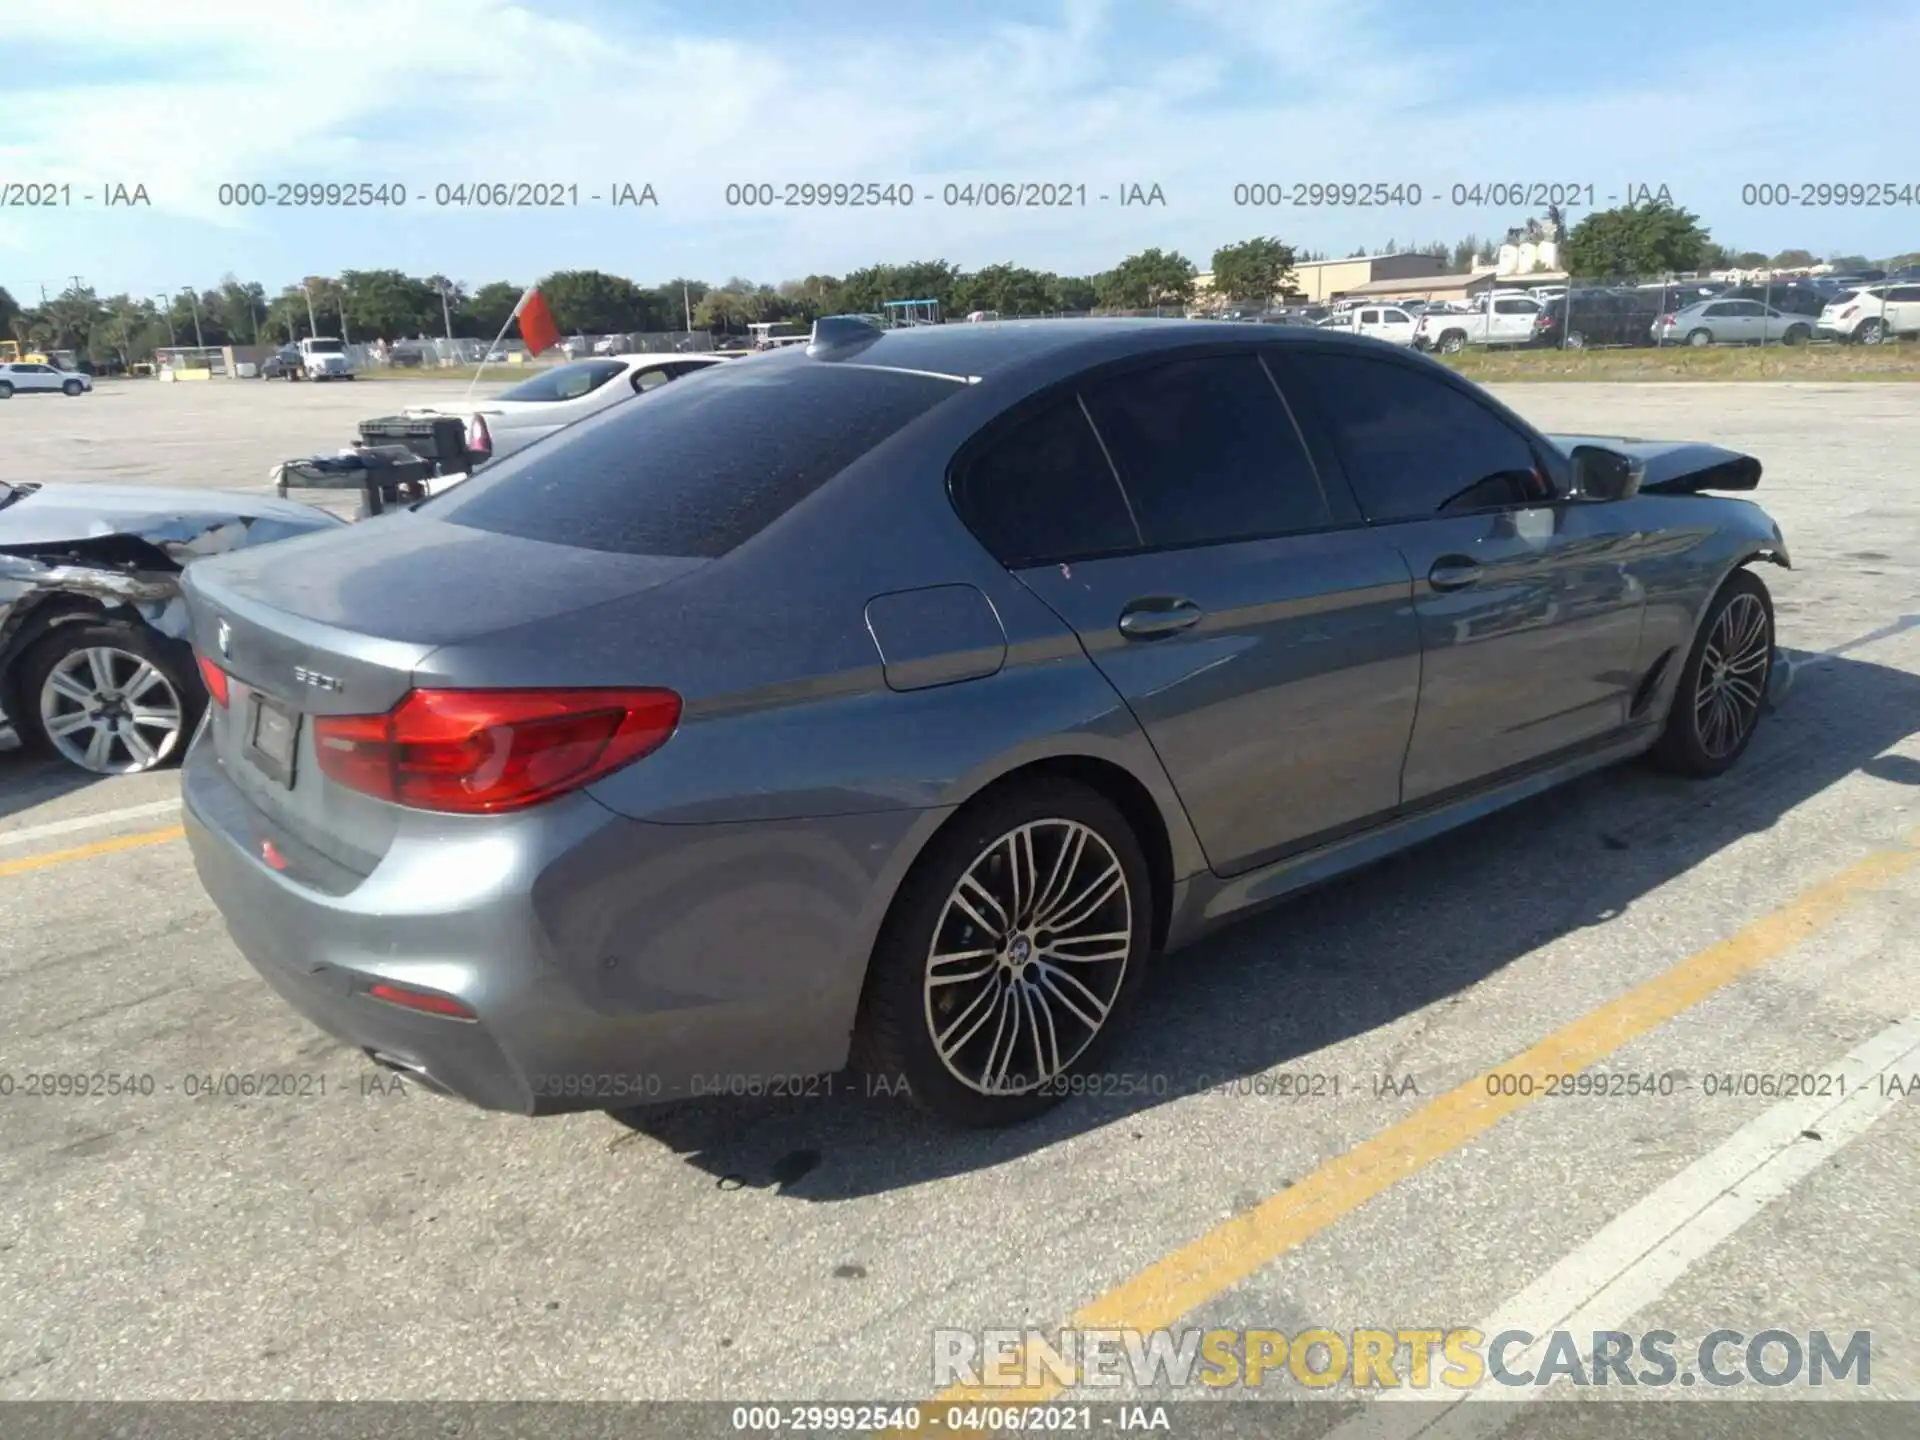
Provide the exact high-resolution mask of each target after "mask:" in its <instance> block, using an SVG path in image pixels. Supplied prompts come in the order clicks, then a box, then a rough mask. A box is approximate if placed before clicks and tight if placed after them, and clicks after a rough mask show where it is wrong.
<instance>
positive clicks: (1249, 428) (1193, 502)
mask: <svg viewBox="0 0 1920 1440" xmlns="http://www.w3.org/2000/svg"><path fill="white" fill-rule="evenodd" d="M1086 398H1087V409H1088V411H1089V413H1091V414H1092V416H1093V420H1094V424H1095V425H1097V426H1098V427H1099V429H1100V434H1101V436H1102V438H1104V439H1105V441H1106V443H1107V449H1108V450H1109V451H1110V452H1111V453H1112V455H1113V462H1114V464H1115V465H1116V466H1118V467H1119V470H1120V478H1121V480H1122V481H1123V482H1124V483H1125V485H1126V488H1127V495H1128V498H1129V499H1131V500H1132V502H1133V511H1134V514H1135V515H1136V516H1138V517H1139V522H1140V533H1141V536H1142V537H1143V538H1144V540H1145V541H1146V543H1147V544H1148V545H1151V546H1172V545H1206V544H1211V543H1214V542H1216V541H1222V540H1244V539H1253V538H1255V537H1258V536H1262V535H1284V534H1288V533H1290V532H1296V531H1301V530H1316V529H1321V528H1324V527H1325V526H1327V525H1329V524H1331V523H1332V520H1333V517H1332V515H1331V514H1330V513H1329V511H1328V508H1327V502H1326V500H1325V498H1324V497H1323V495H1322V493H1321V489H1320V480H1319V477H1318V475H1317V474H1315V472H1314V468H1313V462H1312V461H1310V460H1309V459H1308V458H1307V453H1306V450H1305V449H1304V448H1303V447H1302V445H1301V443H1300V436H1299V433H1298V432H1297V431H1296V430H1295V429H1294V426H1293V421H1292V419H1291V417H1289V416H1288V414H1287V411H1286V407H1285V405H1284V404H1283V403H1282V401H1281V399H1280V395H1279V392H1278V391H1277V390H1275V389H1274V386H1273V381H1272V380H1270V379H1269V378H1268V376H1267V371H1266V367H1265V366H1263V365H1262V364H1261V362H1260V360H1259V358H1258V357H1257V356H1253V355H1219V356H1209V357H1206V358H1203V359H1195V360H1176V361H1173V362H1171V363H1169V364H1165V365H1156V366H1154V367H1153V368H1152V369H1150V370H1139V371H1132V372H1129V373H1127V374H1124V375H1119V376H1116V377H1114V378H1113V379H1111V380H1107V381H1103V382H1101V383H1099V384H1096V385H1094V386H1092V387H1090V388H1089V389H1088V390H1087V392H1086Z"/></svg>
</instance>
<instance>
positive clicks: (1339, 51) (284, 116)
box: [0, 0, 1920, 301]
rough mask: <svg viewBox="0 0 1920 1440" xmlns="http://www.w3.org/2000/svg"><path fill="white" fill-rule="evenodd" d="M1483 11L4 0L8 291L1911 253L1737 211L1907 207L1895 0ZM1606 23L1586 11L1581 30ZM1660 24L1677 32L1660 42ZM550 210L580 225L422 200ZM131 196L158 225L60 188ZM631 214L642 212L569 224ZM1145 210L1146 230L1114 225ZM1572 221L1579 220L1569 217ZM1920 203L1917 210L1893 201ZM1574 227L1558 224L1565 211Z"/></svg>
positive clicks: (1914, 185) (1918, 47)
mask: <svg viewBox="0 0 1920 1440" xmlns="http://www.w3.org/2000/svg"><path fill="white" fill-rule="evenodd" d="M1555 9H1556V7H1552V6H1548V5H1546V4H1543V3H1537V0H1536V3H1534V4H1532V5H1522V4H1518V3H1512V0H1481V3H1476V4H1472V5H1465V4H1453V3H1431V0H1428V3H1421V0H1133V3H1128V0H945V3H938V4H935V3H924V0H923V3H908V0H835V3H827V0H801V3H795V0H785V3H774V0H728V3H724V4H714V3H702V4H665V3H650V0H618V3H616V0H597V3H570V4H567V5H565V6H564V7H563V6H559V5H553V4H531V3H528V4H516V3H509V0H316V3H311V4H304V5H262V4H258V3H256V0H87V3H85V4H72V5H67V4H57V5H32V4H29V5H14V6H0V56H4V57H5V59H4V63H5V66H6V73H7V76H8V82H9V96H8V105H7V111H8V124H7V127H6V130H5V132H4V135H3V136H0V200H3V199H7V198H9V197H8V196H7V195H6V194H5V190H6V188H7V187H8V186H9V184H13V183H48V182H52V183H57V184H58V183H64V184H68V185H71V186H72V192H73V195H74V202H75V203H74V204H73V206H72V207H70V208H58V207H56V208H35V209H28V208H20V207H17V206H15V207H5V208H0V285H4V286H6V287H7V288H8V289H10V290H12V291H13V293H14V294H15V295H16V296H17V297H18V298H20V299H22V300H26V301H32V300H36V299H37V298H38V294H39V288H40V287H41V286H43V285H44V286H45V287H46V288H47V289H48V290H49V292H51V291H54V290H56V289H58V288H60V287H61V286H64V285H65V284H67V283H69V277H71V276H74V275H79V276H82V277H83V278H84V279H85V280H86V281H87V283H89V284H91V285H93V286H94V287H95V288H96V289H98V290H100V291H102V292H108V293H110V292H115V291H119V290H132V291H135V292H138V293H154V292H158V291H161V290H166V289H177V288H178V287H180V286H183V285H187V284H193V285H199V286H207V285H211V284H214V283H216V282H217V281H218V280H219V278H220V277H221V276H222V275H223V274H225V273H228V272H233V273H236V274H238V275H240V276H242V277H243V278H247V279H258V280H260V281H262V282H263V283H265V284H266V285H267V287H268V288H269V290H270V291H271V290H277V289H278V288H279V287H280V286H281V285H283V284H285V283H288V282H289V281H292V280H294V279H296V278H298V277H299V276H301V275H304V274H330V273H336V272H338V271H340V270H343V269H371V268H385V267H394V268H399V269H403V270H408V271H412V272H414V273H419V274H426V273H432V272H440V273H444V274H447V275H450V276H452V277H454V278H456V279H459V280H463V281H466V282H468V283H469V284H474V285H477V284H480V283H484V282H486V281H488V280H494V279H507V280H514V281H522V282H524V281H527V280H530V279H532V278H534V277H536V276H538V275H539V274H542V273H545V272H547V271H550V270H554V269H560V268H570V267H594V268H600V269H605V270H610V271H613V272H616V273H620V274H625V275H629V276H632V277H633V278H635V279H637V280H640V281H642V282H647V283H651V282H656V281H659V280H664V279H666V278H668V277H670V276H674V275H680V274H686V275H692V276H696V277H700V278H705V279H707V280H710V281H714V282H718V281H721V280H724V279H725V278H727V277H728V276H731V275H745V276H748V277H750V278H753V279H755V280H765V281H775V282H777V281H779V280H782V279H787V278H793V277H798V276H801V275H805V274H807V273H809V272H817V271H825V272H831V273H836V274H837V273H843V272H844V271H846V270H849V269H852V268H855V267H857V266H860V265H864V264H870V263H874V262H877V261H883V260H908V259H931V258H944V259H947V260H951V261H954V262H956V263H959V264H961V265H963V266H967V267H969V268H972V267H975V266H979V265H985V264H991V263H994V262H997V261H1008V262H1013V263H1019V264H1026V265H1032V266H1035V267H1037V268H1043V269H1052V270H1058V271H1061V272H1065V273H1085V272H1089V271H1093V270H1098V269H1103V268H1105V267H1107V266H1109V265H1111V264H1112V263H1113V262H1114V261H1116V260H1118V259H1119V258H1120V257H1122V256H1124V255H1126V254H1128V253H1130V252H1131V251H1134V250H1138V249H1140V248H1143V247H1145V246H1148V245H1160V246H1168V247H1173V248H1177V249H1179V250H1181V251H1183V252H1185V253H1186V254H1187V255H1189V256H1190V257H1192V258H1193V259H1194V260H1195V261H1196V262H1197V263H1199V264H1200V265H1201V266H1202V267H1203V268H1204V267H1205V265H1206V264H1207V260H1208V257H1209V256H1210V255H1211V254H1212V251H1213V249H1214V248H1215V247H1216V246H1218V245H1221V244H1224V243H1229V242H1231V241H1234V240H1239V239H1244V238H1246V237H1248V236H1250V235H1257V234H1277V235H1279V236H1280V237H1281V238H1283V239H1285V240H1287V241H1288V242H1290V243H1292V244H1294V245H1295V246H1297V247H1301V248H1311V249H1318V250H1325V251H1329V252H1331V253H1335V254H1340V253H1345V252H1346V251H1348V250H1351V249H1352V248H1354V247H1356V246H1362V245H1366V246H1374V245H1380V244H1384V243H1386V242H1387V241H1388V240H1389V239H1392V240H1397V241H1400V242H1426V241H1429V240H1445V241H1448V242H1452V241H1454V240H1457V239H1458V238H1460V237H1461V236H1463V235H1465V234H1468V233H1478V234H1482V235H1496V236H1497V235H1498V234H1500V233H1503V232H1504V231H1505V230H1506V228H1507V227H1509V226H1511V225H1515V224H1518V223H1520V222H1522V221H1523V220H1525V219H1526V218H1527V215H1528V214H1529V213H1530V211H1529V207H1527V206H1526V205H1524V204H1522V205H1518V206H1516V205H1510V204H1509V205H1502V206H1488V205H1481V206H1478V207H1476V206H1473V205H1471V204H1468V205H1461V206H1456V205H1455V204H1453V203H1452V195H1451V187H1452V186H1453V185H1454V184H1456V183H1458V184H1462V185H1470V184H1473V183H1475V182H1536V181H1539V182H1556V183H1559V184H1562V185H1570V186H1580V187H1585V186H1588V185H1591V186H1593V187H1594V194H1595V196H1596V199H1597V201H1598V203H1599V204H1601V205H1604V204H1605V203H1606V197H1607V196H1609V195H1619V194H1623V193H1624V192H1625V189H1626V187H1627V186H1629V185H1641V184H1645V185H1650V186H1659V185H1662V184H1664V185H1666V186H1668V187H1669V189H1670V191H1671V193H1672V194H1673V196H1674V198H1675V199H1676V200H1678V201H1679V202H1680V203H1682V204H1684V205H1686V206H1687V207H1688V208H1689V209H1691V210H1693V211H1695V212H1696V213H1697V214H1699V215H1700V216H1702V218H1703V219H1704V220H1705V221H1706V223H1707V224H1708V226H1709V228H1710V229H1711V230H1712V232H1713V234H1714V236H1715V238H1716V239H1719V240H1721V241H1723V242H1725V243H1729V244H1734V245H1737V246H1739V247H1742V248H1753V249H1758V250H1764V251H1768V252H1772V251H1776V250H1779V249H1781V248H1784V247H1786V246H1790V245H1792V246H1804V247H1807V248H1809V249H1812V250H1814V251H1815V252H1817V253H1830V252H1835V251H1849V252H1857V253H1864V254H1868V255H1883V254H1889V253H1894V252H1899V251H1907V250H1915V249H1920V203H1909V204H1906V205H1904V206H1894V207H1882V208H1864V207H1846V206H1812V207H1801V206H1798V205H1794V206H1787V207H1769V206H1761V205H1753V204H1745V203H1743V197H1742V186H1743V185H1748V184H1755V183H1763V182H1784V183H1786V184H1788V185H1797V184H1798V183H1799V182H1803V181H1805V182H1821V181H1830V182H1854V181H1858V182H1896V183H1897V184H1898V185H1901V186H1906V187H1909V189H1910V190H1916V189H1920V164H1916V163H1915V161H1914V155H1915V153H1916V152H1915V150H1914V148H1913V145H1912V142H1911V138H1910V136H1906V135H1903V134H1901V133H1900V131H1899V127H1898V125H1897V123H1896V113H1897V112H1898V111H1900V110H1902V109H1904V108H1905V101H1904V98H1903V97H1902V96H1901V95H1900V94H1899V93H1898V92H1897V91H1896V90H1895V89H1894V88H1890V85H1889V83H1888V81H1887V78H1886V76H1885V75H1884V74H1876V73H1875V69H1874V66H1875V59H1874V57H1882V56H1887V55H1904V56H1912V55H1914V54H1920V7H1916V6H1915V5H1913V4H1912V3H1911V0H1837V3H1833V4H1828V5H1826V6H1823V7H1820V8H1819V9H1818V10H1813V9H1809V8H1808V7H1805V6H1804V5H1793V6H1790V5H1788V4H1786V3H1784V0H1744V3H1740V4H1707V5H1696V6H1692V7H1686V8H1685V9H1679V8H1678V7H1674V6H1672V5H1660V4H1654V3H1650V0H1623V3H1613V4H1610V5H1608V6H1607V7H1606V8H1605V11H1604V13H1605V15H1606V17H1607V19H1606V21H1605V23H1604V24H1602V23H1600V22H1598V21H1595V20H1591V19H1588V20H1580V19H1574V18H1572V16H1571V14H1570V13H1568V14H1564V15H1556V14H1554V13H1553V11H1554V10H1555ZM1596 13H1597V12H1596ZM1676 14H1678V15H1679V16H1680V17H1681V18H1679V19H1678V20H1674V19H1673V17H1674V16H1675V15H1676ZM361 180H367V181H373V182H389V183H398V184H402V185H405V186H406V187H407V189H408V192H409V200H408V203H407V204H406V205H405V206H404V207H401V208H387V209H376V210H373V211H371V212H350V211H343V210H333V211H327V210H310V209H289V210H272V211H267V212H261V211H257V210H245V209H235V208H232V207H226V208H223V207H222V206H221V205H220V204H219V186H220V185H221V184H222V183H223V182H234V181H261V182H268V183H272V182H278V181H310V182H313V181H318V182H327V181H361ZM472 180H504V181H545V182H549V183H558V184H571V185H577V186H578V187H579V191H580V195H581V204H580V205H578V206H577V207H568V208H562V209H546V210H538V211H522V212H518V213H503V212H500V211H493V210H482V211H475V210H470V209H463V208H460V207H458V206H446V207H439V206H436V205H435V204H434V203H433V192H434V190H435V187H436V185H439V184H447V185H456V184H459V183H460V182H462V181H472ZM809 180H814V181H873V182H880V183H896V184H898V183H901V182H905V183H907V184H909V185H910V186H911V187H912V188H913V189H914V191H915V193H916V196H917V197H918V198H917V199H916V201H915V203H914V204H913V205H912V206H910V207H892V208H882V209H879V210H861V211H849V210H839V211H835V210H819V209H798V210H788V209H784V208H779V209H776V210H774V211H771V212H769V211H764V210H761V211H747V210H742V209H739V208H730V207H729V206H728V205H727V204H726V195H725V188H726V185H727V184H728V182H730V181H731V182H740V181H765V182H771V183H773V184H775V185H783V184H785V183H786V182H789V181H809ZM984 181H1052V182H1056V183H1065V184H1069V185H1075V186H1078V185H1082V184H1084V185H1085V186H1086V187H1087V190H1088V193H1089V197H1090V200H1091V203H1090V204H1088V205H1087V206H1086V207H1084V208H1082V207H1078V206H1075V207H1071V208H1065V209H1055V210H1046V211H1035V210H1018V209H1016V210H1006V209H997V208H994V209H958V208H950V207H947V206H945V205H943V204H942V203H941V197H942V195H943V194H944V189H945V187H946V186H947V185H948V184H954V185H964V184H967V183H968V182H972V183H974V184H975V185H978V184H980V183H981V182H984ZM1255 181H1267V182H1280V183H1282V184H1292V183H1294V182H1300V181H1308V182H1311V181H1332V182H1367V181H1385V182H1398V183H1401V184H1407V185H1419V186H1420V187H1422V189H1423V191H1424V192H1425V198H1424V200H1423V203H1422V204H1421V205H1420V206H1418V207H1417V208H1414V207H1410V206H1409V207H1401V208H1389V209H1370V208H1359V207H1348V208H1338V207H1334V208H1326V207H1312V206H1308V207H1297V208H1296V207H1291V206H1289V207H1283V208H1279V209H1256V208H1244V207H1237V206H1236V205H1235V203H1234V186H1235V185H1236V184H1237V183H1242V182H1255ZM114 182H119V183H123V184H126V185H129V186H131V185H133V184H135V183H141V184H144V185H145V187H146V190H147V193H148V195H149V196H150V197H151V200H152V205H151V207H150V208H137V209H104V208H102V207H101V206H100V205H99V203H98V201H97V200H96V201H94V202H92V203H88V202H87V201H85V200H83V199H81V198H80V197H81V196H82V195H83V194H89V193H91V194H98V193H99V191H100V188H101V187H102V186H103V185H105V184H111V183H114ZM622 183H625V184H631V185H633V186H634V187H635V189H636V191H637V190H638V189H639V187H640V186H641V185H642V184H648V183H650V184H651V185H652V186H653V187H654V191H655V193H656V195H657V196H658V198H659V204H658V206H657V207H646V208H643V209H616V208H612V207H609V206H608V205H607V204H606V203H605V202H604V201H603V202H602V203H599V204H595V203H593V202H592V201H590V200H589V199H587V197H588V196H589V195H591V194H593V193H602V194H604V193H608V191H609V189H610V187H611V186H613V185H616V184H622ZM1132 184H1138V185H1140V186H1142V187H1143V188H1144V187H1146V186H1150V185H1154V184H1157V185H1159V186H1160V188H1161V191H1162V193H1163V194H1164V196H1165V198H1166V203H1165V204H1164V205H1163V206H1161V205H1156V206H1150V207H1144V208H1143V207H1125V208H1123V207H1120V206H1118V205H1116V204H1114V203H1112V202H1108V203H1106V204H1102V203H1100V202H1099V201H1098V199H1097V198H1095V197H1097V196H1098V195H1099V194H1101V193H1108V194H1115V193H1118V189H1117V187H1120V186H1124V185H1132ZM1582 198H1583V200H1584V195H1583V197H1582ZM1914 198H1915V199H1916V200H1917V201H1920V197H1914ZM1584 208H1585V206H1584V205H1581V206H1578V207H1575V208H1573V209H1572V210H1571V212H1570V213H1571V214H1572V215H1573V216H1574V217H1575V218H1577V217H1578V215H1579V214H1580V213H1581V210H1582V209H1584Z"/></svg>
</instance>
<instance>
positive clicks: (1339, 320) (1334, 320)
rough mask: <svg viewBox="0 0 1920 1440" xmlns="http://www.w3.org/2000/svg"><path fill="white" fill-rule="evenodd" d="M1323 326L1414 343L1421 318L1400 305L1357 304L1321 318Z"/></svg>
mask: <svg viewBox="0 0 1920 1440" xmlns="http://www.w3.org/2000/svg"><path fill="white" fill-rule="evenodd" d="M1320 328H1321V329H1322V330H1345V331H1346V332H1347V333H1348V334H1351V335H1365V336H1367V337H1368V338H1369V339H1372V340H1385V341H1387V342H1388V343H1389V344H1393V345H1411V344H1413V337H1414V334H1415V333H1416V332H1417V331H1418V329H1419V328H1420V322H1419V321H1418V320H1416V319H1414V318H1413V316H1412V314H1411V313H1409V312H1408V311H1405V310H1402V309H1401V308H1400V307H1399V306H1398V305H1355V306H1353V307H1352V308H1350V309H1347V310H1339V311H1335V312H1334V313H1333V314H1331V315H1329V316H1327V318H1326V319H1324V320H1322V321H1321V322H1320Z"/></svg>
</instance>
